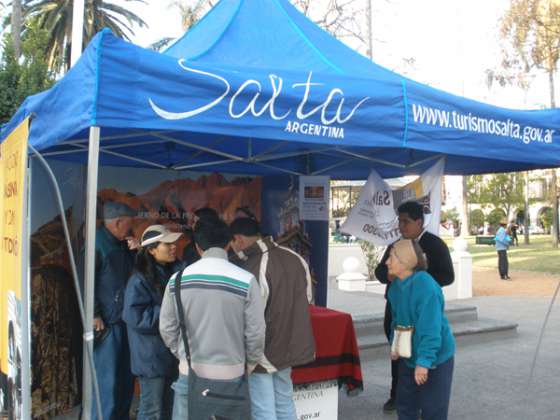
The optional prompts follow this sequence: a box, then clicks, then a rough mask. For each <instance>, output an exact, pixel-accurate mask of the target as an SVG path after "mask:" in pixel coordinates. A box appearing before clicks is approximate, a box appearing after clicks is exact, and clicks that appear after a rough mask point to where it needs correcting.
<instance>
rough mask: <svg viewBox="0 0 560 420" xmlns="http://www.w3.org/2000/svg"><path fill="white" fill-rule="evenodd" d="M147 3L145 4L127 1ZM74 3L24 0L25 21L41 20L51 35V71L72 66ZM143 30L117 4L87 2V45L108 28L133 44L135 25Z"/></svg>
mask: <svg viewBox="0 0 560 420" xmlns="http://www.w3.org/2000/svg"><path fill="white" fill-rule="evenodd" d="M124 1H127V2H140V3H145V1H144V0H124ZM72 5H73V0H25V1H24V13H25V17H26V18H29V17H38V18H39V25H40V27H41V28H42V29H46V30H48V31H49V34H50V37H49V42H48V47H47V54H46V56H47V60H48V64H49V68H50V69H52V70H55V71H58V70H60V69H62V68H63V69H65V70H67V69H68V67H69V65H70V49H71V43H72ZM134 24H136V25H138V26H139V27H140V28H143V27H147V26H148V25H147V24H146V22H144V21H143V20H142V19H141V18H140V17H139V16H137V15H136V14H134V13H133V12H131V11H130V10H128V9H126V8H125V7H122V6H119V5H117V4H115V3H114V2H110V1H104V0H88V1H86V3H85V16H84V45H87V43H88V42H89V41H90V40H91V39H92V38H93V36H94V35H95V34H96V33H97V32H99V31H100V30H101V29H103V28H109V29H110V30H111V31H112V32H113V33H114V34H115V35H116V36H119V37H122V38H124V39H126V40H130V36H132V35H134V31H133V30H132V29H131V27H132V25H134Z"/></svg>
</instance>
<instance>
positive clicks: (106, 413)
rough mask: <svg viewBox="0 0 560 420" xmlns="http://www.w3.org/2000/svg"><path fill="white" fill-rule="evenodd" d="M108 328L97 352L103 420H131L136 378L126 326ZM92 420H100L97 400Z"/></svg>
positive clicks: (114, 325)
mask: <svg viewBox="0 0 560 420" xmlns="http://www.w3.org/2000/svg"><path fill="white" fill-rule="evenodd" d="M105 328H109V332H108V333H107V336H106V337H105V338H104V339H103V341H101V342H100V343H98V344H97V345H95V346H94V349H93V360H94V363H95V370H96V372H97V381H98V383H99V394H100V399H101V410H102V413H103V420H128V418H129V410H130V403H131V402H132V395H133V392H134V377H133V376H132V372H131V371H130V352H129V349H128V338H127V335H126V326H125V324H124V323H123V322H122V321H121V322H118V323H116V324H111V325H106V326H105ZM91 418H92V420H97V404H96V403H95V396H93V398H92V414H91Z"/></svg>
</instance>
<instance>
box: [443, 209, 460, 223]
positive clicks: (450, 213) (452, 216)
mask: <svg viewBox="0 0 560 420" xmlns="http://www.w3.org/2000/svg"><path fill="white" fill-rule="evenodd" d="M440 219H441V221H442V222H446V221H450V222H453V224H454V225H455V224H458V223H459V221H460V219H461V216H460V215H459V212H458V211H457V209H456V208H455V207H453V208H452V209H449V210H447V211H446V210H442V211H441V217H440Z"/></svg>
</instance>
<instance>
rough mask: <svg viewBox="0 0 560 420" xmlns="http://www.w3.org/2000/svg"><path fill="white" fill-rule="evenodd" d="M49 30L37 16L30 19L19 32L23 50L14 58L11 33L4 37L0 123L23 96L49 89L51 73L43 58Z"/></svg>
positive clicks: (1, 62)
mask: <svg viewBox="0 0 560 420" xmlns="http://www.w3.org/2000/svg"><path fill="white" fill-rule="evenodd" d="M48 35H49V34H48V32H47V31H46V30H44V29H40V28H39V25H38V22H37V20H33V19H31V20H29V21H28V22H27V23H26V25H25V30H24V32H23V36H22V44H21V48H22V54H21V57H20V59H19V60H18V59H16V57H15V52H14V48H13V43H12V39H11V34H10V33H6V34H5V36H4V39H3V42H2V43H3V45H2V47H3V52H2V57H1V59H0V123H4V122H6V121H8V120H9V119H10V118H11V116H12V115H13V114H14V112H15V111H16V110H17V108H18V107H19V106H20V105H21V103H22V102H23V100H24V99H25V98H26V97H27V96H29V95H33V94H35V93H38V92H41V91H43V90H45V89H48V88H50V87H51V86H52V84H53V83H54V76H53V73H52V72H51V71H50V70H49V69H48V67H47V64H46V61H45V50H46V45H47V40H48Z"/></svg>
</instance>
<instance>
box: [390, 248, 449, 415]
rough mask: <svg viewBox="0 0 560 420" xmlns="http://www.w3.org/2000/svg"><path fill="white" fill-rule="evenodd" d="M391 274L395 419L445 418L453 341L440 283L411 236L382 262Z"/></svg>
mask: <svg viewBox="0 0 560 420" xmlns="http://www.w3.org/2000/svg"><path fill="white" fill-rule="evenodd" d="M387 267H388V269H389V274H391V275H392V276H394V280H393V283H392V285H391V287H390V288H389V294H388V296H387V298H388V299H389V302H390V303H391V311H392V315H393V320H392V324H391V341H392V346H391V359H392V360H399V369H398V382H397V413H398V416H399V420H418V419H419V418H420V415H421V417H422V419H423V420H446V419H447V413H448V409H449V397H450V395H451V381H452V378H453V361H454V357H453V356H454V354H455V339H454V338H453V334H452V333H451V329H450V328H449V322H448V321H447V318H446V316H445V312H444V299H443V293H442V291H441V287H440V286H439V285H438V284H437V283H436V281H435V280H434V278H433V277H432V276H431V275H430V274H428V273H427V272H426V271H425V270H426V267H427V263H426V259H425V256H424V254H423V252H422V249H421V248H420V245H419V244H418V242H416V241H415V240H411V239H401V240H400V241H397V242H395V243H394V244H393V246H392V248H391V251H390V256H389V259H388V260H387Z"/></svg>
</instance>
